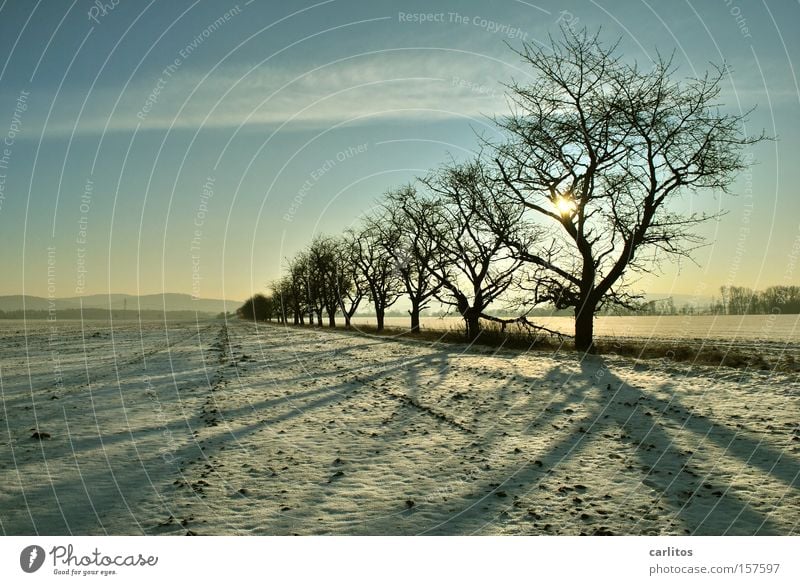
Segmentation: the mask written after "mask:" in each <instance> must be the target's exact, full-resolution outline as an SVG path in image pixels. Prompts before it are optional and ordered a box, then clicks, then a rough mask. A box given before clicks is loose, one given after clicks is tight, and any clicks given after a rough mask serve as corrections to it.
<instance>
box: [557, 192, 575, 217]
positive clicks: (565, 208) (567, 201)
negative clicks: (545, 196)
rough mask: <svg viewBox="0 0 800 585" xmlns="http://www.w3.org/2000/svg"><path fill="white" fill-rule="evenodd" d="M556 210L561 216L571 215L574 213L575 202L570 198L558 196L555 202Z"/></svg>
mask: <svg viewBox="0 0 800 585" xmlns="http://www.w3.org/2000/svg"><path fill="white" fill-rule="evenodd" d="M554 203H555V206H556V209H558V213H560V214H561V215H562V216H566V215H572V214H573V213H575V201H574V200H573V199H572V198H571V197H564V196H563V195H559V196H558V197H556V200H555V202H554Z"/></svg>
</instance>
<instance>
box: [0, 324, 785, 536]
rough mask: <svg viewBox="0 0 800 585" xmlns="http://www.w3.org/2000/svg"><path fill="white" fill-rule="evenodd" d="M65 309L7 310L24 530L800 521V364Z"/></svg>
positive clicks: (7, 370) (7, 365)
mask: <svg viewBox="0 0 800 585" xmlns="http://www.w3.org/2000/svg"><path fill="white" fill-rule="evenodd" d="M51 325H53V324H51V323H47V322H30V321H29V322H27V323H22V322H5V323H2V324H0V338H1V341H2V345H0V347H2V350H0V351H2V353H0V382H1V384H2V385H1V387H0V390H2V410H0V429H1V430H2V433H0V442H1V443H2V444H3V448H2V449H0V529H1V530H2V531H3V533H5V534H35V533H39V534H81V535H83V534H142V533H145V534H186V533H187V532H191V533H196V534H581V533H584V534H606V533H611V534H746V535H749V534H781V535H784V534H797V533H798V532H800V528H799V526H798V524H799V523H800V491H799V490H798V487H800V486H799V482H800V479H799V477H798V474H800V453H799V451H800V406H799V405H798V395H800V380H798V378H797V376H796V374H795V375H792V374H788V373H771V372H768V371H746V370H738V369H731V368H716V369H715V368H708V367H697V366H695V367H691V366H688V365H687V364H680V363H674V364H672V363H668V362H664V361H653V362H648V363H646V364H642V363H639V364H637V363H635V362H634V361H632V360H629V359H626V358H621V357H615V356H608V357H596V356H595V357H589V358H586V359H584V360H580V359H579V358H578V356H577V355H576V354H571V353H561V354H556V355H552V354H549V353H544V352H536V353H524V352H512V351H500V352H494V351H492V350H490V349H488V348H468V347H466V346H464V345H458V344H435V343H428V342H421V341H402V340H397V339H390V338H385V337H381V338H377V337H370V336H367V335H361V334H352V333H345V332H340V331H330V330H325V329H323V330H319V329H314V330H311V329H298V328H283V327H280V326H276V325H258V326H256V325H254V324H252V323H244V322H239V321H235V322H228V323H227V324H226V323H224V322H223V321H216V320H207V321H200V322H196V323H169V324H167V325H165V324H163V323H157V322H146V323H141V324H140V323H136V322H121V323H114V324H113V327H112V326H111V325H110V324H109V323H106V322H84V323H80V322H57V323H55V324H54V326H55V328H56V329H55V330H54V331H53V330H51ZM35 431H38V432H41V433H47V434H48V435H49V437H45V438H43V439H34V438H31V436H32V434H33V433H34V432H35Z"/></svg>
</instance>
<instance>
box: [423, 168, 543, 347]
mask: <svg viewBox="0 0 800 585" xmlns="http://www.w3.org/2000/svg"><path fill="white" fill-rule="evenodd" d="M421 180H422V182H423V183H424V184H425V185H426V186H427V187H428V188H429V189H430V190H431V192H432V193H433V194H434V196H435V197H436V199H435V202H434V203H427V204H424V205H418V206H417V208H416V211H415V212H412V213H409V217H411V218H412V220H413V221H412V223H413V227H414V229H415V230H417V231H421V232H423V233H425V234H426V237H428V238H430V239H431V240H432V241H434V242H435V248H436V250H437V252H436V254H435V255H433V256H432V257H431V258H430V259H429V260H428V262H429V265H428V272H429V273H430V274H431V275H432V276H433V277H434V278H435V279H436V280H437V281H438V285H439V287H440V289H441V290H440V291H438V292H437V293H436V298H437V299H438V300H440V301H441V302H443V303H445V304H449V305H452V306H454V307H455V308H456V310H457V311H458V313H459V314H460V315H461V316H462V317H463V318H464V323H465V325H466V329H467V338H468V339H469V340H474V339H476V338H477V337H478V335H479V333H480V330H481V324H480V319H481V317H485V316H486V314H485V311H486V310H487V309H488V307H489V306H490V305H491V304H492V303H494V302H495V301H497V300H498V299H500V298H502V297H503V295H504V294H505V293H506V291H508V290H509V289H510V288H511V287H512V285H514V284H515V282H517V280H518V277H519V268H520V265H521V261H520V258H519V255H518V254H516V253H515V251H514V250H513V249H512V248H511V247H510V246H509V242H510V241H513V242H516V243H518V244H520V247H521V248H527V247H528V246H527V237H525V236H524V235H523V234H522V230H523V229H524V226H523V224H522V222H521V217H520V216H521V213H520V211H519V209H518V208H516V207H514V206H511V205H509V203H508V201H507V200H505V199H506V198H504V197H502V196H500V194H499V193H498V189H499V190H502V189H504V187H503V185H502V184H501V183H500V182H499V181H497V180H496V179H495V178H494V177H493V176H491V175H490V174H488V171H487V168H486V166H485V165H484V164H483V162H482V161H481V160H480V159H474V160H472V161H469V162H466V163H461V164H458V163H451V164H449V165H445V166H443V167H441V168H440V169H439V170H438V171H436V172H434V173H433V174H431V175H429V176H428V177H425V178H423V179H421ZM523 241H524V242H525V244H524V245H523V244H522V242H523Z"/></svg>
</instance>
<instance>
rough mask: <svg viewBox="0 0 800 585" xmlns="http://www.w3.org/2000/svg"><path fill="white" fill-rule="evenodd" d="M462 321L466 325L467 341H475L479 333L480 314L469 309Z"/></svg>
mask: <svg viewBox="0 0 800 585" xmlns="http://www.w3.org/2000/svg"><path fill="white" fill-rule="evenodd" d="M464 321H465V322H466V324H467V340H469V341H475V339H477V337H478V334H480V332H481V314H480V312H478V311H475V310H473V309H471V308H470V309H469V310H468V311H466V313H465V314H464Z"/></svg>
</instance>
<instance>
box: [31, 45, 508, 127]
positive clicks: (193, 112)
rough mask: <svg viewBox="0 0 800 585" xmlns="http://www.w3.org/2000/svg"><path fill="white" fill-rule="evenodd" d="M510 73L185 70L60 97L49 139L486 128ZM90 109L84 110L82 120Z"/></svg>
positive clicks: (436, 67)
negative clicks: (339, 127)
mask: <svg viewBox="0 0 800 585" xmlns="http://www.w3.org/2000/svg"><path fill="white" fill-rule="evenodd" d="M513 73H514V71H513V70H512V68H511V67H509V66H504V64H503V63H500V62H497V61H495V60H493V59H491V58H488V57H481V56H480V55H471V54H467V53H445V54H443V55H442V54H436V55H430V54H428V55H421V54H419V53H417V54H414V52H413V51H408V52H405V51H392V52H383V53H379V54H372V55H366V56H359V57H353V58H350V59H345V60H340V61H338V62H333V63H330V64H322V65H319V66H315V67H309V68H307V69H305V70H299V69H298V70H292V69H288V68H279V67H258V68H255V69H251V68H248V67H244V66H241V65H237V66H230V67H220V68H218V69H216V70H214V71H210V72H203V71H197V70H189V69H188V68H187V70H182V69H181V68H178V69H177V70H175V71H172V72H163V73H162V74H160V75H157V76H153V77H151V78H149V79H139V80H136V81H135V82H131V83H130V84H129V86H128V87H127V89H126V90H125V92H124V93H123V94H122V95H120V91H121V90H120V89H119V88H113V87H100V88H95V90H94V91H93V92H92V93H91V94H90V95H89V98H88V100H86V95H85V94H84V93H81V92H79V91H76V90H74V89H73V90H71V91H67V92H65V93H62V94H61V95H59V96H57V97H56V98H55V99H56V104H55V107H54V108H53V114H52V115H51V119H50V120H49V122H48V125H47V133H48V134H55V135H63V134H65V133H66V134H70V133H72V132H73V128H74V129H75V132H77V133H99V132H103V131H104V130H106V129H107V130H108V131H131V130H133V129H135V128H137V127H139V128H140V129H143V130H145V129H166V128H170V127H173V128H182V129H186V128H198V127H238V126H239V125H269V126H280V125H285V126H284V127H285V128H286V129H287V130H290V129H295V128H308V127H327V126H331V125H335V124H340V123H345V122H347V121H348V120H349V121H353V122H354V123H355V122H358V121H364V120H369V119H373V120H374V119H402V118H410V117H413V118H420V117H424V118H433V119H442V118H451V117H464V116H466V117H478V118H481V119H483V116H484V115H491V114H494V113H497V112H502V111H505V109H506V105H505V98H504V95H503V93H504V88H503V86H502V82H503V81H507V80H508V79H510V77H511V76H512V74H513ZM84 100H86V101H87V105H86V107H84V108H83V112H82V114H81V116H80V119H78V118H77V115H78V112H79V111H80V109H81V105H82V104H83V102H84ZM114 104H117V105H116V108H114ZM112 110H113V112H112ZM43 118H44V117H43V116H42V120H40V122H42V123H43ZM76 120H77V124H76ZM33 124H34V125H35V124H36V122H33ZM39 128H40V129H41V126H40V127H39ZM37 133H38V132H37Z"/></svg>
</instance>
